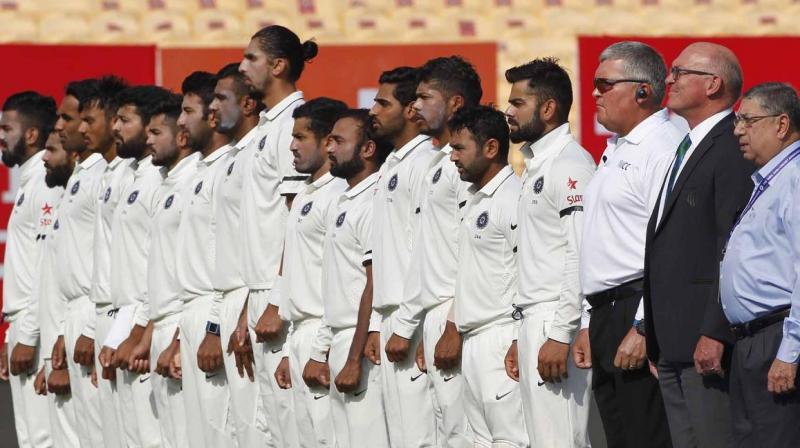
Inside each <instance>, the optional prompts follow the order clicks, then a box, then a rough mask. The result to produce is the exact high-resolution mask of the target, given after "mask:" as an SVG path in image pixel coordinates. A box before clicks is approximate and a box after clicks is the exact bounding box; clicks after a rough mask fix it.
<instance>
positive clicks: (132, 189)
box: [111, 156, 165, 326]
mask: <svg viewBox="0 0 800 448" xmlns="http://www.w3.org/2000/svg"><path fill="white" fill-rule="evenodd" d="M164 174H165V173H164V169H162V168H160V167H157V166H155V165H153V163H152V156H147V157H145V158H144V159H142V160H141V161H139V163H138V164H137V166H136V171H135V172H134V176H133V183H131V184H130V185H129V186H128V188H126V189H125V190H124V191H123V193H122V201H121V202H120V203H119V204H117V208H116V209H115V210H114V218H113V221H112V224H111V227H112V228H113V229H114V233H113V235H112V237H111V299H112V301H113V304H114V307H115V308H119V307H122V306H126V305H141V306H139V307H138V308H137V312H136V317H135V323H136V325H141V326H145V325H147V322H148V321H149V313H148V312H147V306H148V298H147V261H148V254H149V252H150V231H151V230H152V226H153V216H154V215H155V213H156V209H157V208H158V204H159V202H160V201H159V198H158V191H159V187H161V183H162V182H163V181H164Z"/></svg>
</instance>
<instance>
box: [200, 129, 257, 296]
mask: <svg viewBox="0 0 800 448" xmlns="http://www.w3.org/2000/svg"><path fill="white" fill-rule="evenodd" d="M256 134H258V127H254V128H253V129H251V130H250V132H248V133H247V134H245V136H244V137H242V139H241V140H239V141H238V142H236V144H234V145H233V149H232V150H231V152H230V153H229V154H228V156H227V157H225V160H223V161H220V163H222V164H223V165H225V166H226V168H225V177H224V178H223V179H222V182H221V183H220V186H219V188H218V189H217V193H216V194H217V196H218V198H217V200H216V201H217V204H219V206H218V207H217V208H216V214H217V215H216V221H217V255H216V266H215V268H214V275H213V276H212V278H211V282H212V283H213V284H214V288H215V289H216V290H217V291H220V292H225V291H231V290H234V289H237V288H241V287H243V286H245V283H244V278H243V277H242V250H241V247H242V232H241V230H242V229H241V220H240V213H239V212H240V209H241V204H242V180H243V179H244V172H245V171H246V169H247V167H249V166H250V165H251V164H252V161H253V153H254V152H255V148H254V147H253V146H252V145H251V144H250V143H251V142H252V141H253V140H254V139H255V136H256Z"/></svg>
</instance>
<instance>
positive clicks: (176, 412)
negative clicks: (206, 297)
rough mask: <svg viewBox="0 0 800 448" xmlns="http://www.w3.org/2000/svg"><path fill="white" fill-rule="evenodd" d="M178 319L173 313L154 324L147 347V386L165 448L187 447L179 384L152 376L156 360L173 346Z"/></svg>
mask: <svg viewBox="0 0 800 448" xmlns="http://www.w3.org/2000/svg"><path fill="white" fill-rule="evenodd" d="M180 319H181V315H180V313H176V314H172V315H170V316H165V317H163V318H161V319H160V320H158V321H155V322H153V338H152V341H151V344H150V370H151V373H150V387H152V388H153V397H154V399H155V404H156V414H157V415H158V426H159V428H160V432H161V441H162V443H163V446H164V447H165V448H188V447H189V432H188V429H187V428H186V411H185V408H184V407H183V391H182V390H181V381H180V380H175V379H172V378H165V377H163V376H161V375H159V374H157V373H155V369H156V366H157V365H158V357H159V356H161V353H163V352H164V350H166V349H167V347H169V345H170V344H171V343H172V337H173V336H175V329H176V328H178V322H179V321H180Z"/></svg>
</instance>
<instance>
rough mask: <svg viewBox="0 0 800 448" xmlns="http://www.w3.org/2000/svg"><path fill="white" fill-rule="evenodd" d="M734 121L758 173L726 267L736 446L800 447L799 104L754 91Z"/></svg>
mask: <svg viewBox="0 0 800 448" xmlns="http://www.w3.org/2000/svg"><path fill="white" fill-rule="evenodd" d="M734 123H735V124H736V127H735V128H734V133H735V134H736V136H737V137H738V139H739V145H740V148H741V151H742V153H743V154H744V158H745V159H748V160H751V161H753V162H754V163H755V164H756V166H757V167H758V171H756V172H755V173H754V174H753V176H752V182H753V184H755V189H754V191H753V194H752V195H751V196H750V200H749V202H748V203H747V205H746V206H745V209H744V210H743V211H742V213H741V214H740V215H739V218H737V224H735V225H734V228H733V230H732V232H731V236H730V239H729V240H728V244H727V248H726V249H725V251H724V252H725V255H724V259H723V260H722V265H721V267H720V271H721V273H720V300H721V302H722V309H723V311H724V312H725V316H726V317H727V318H728V320H729V321H730V323H731V324H733V326H732V330H733V332H734V333H735V335H736V339H737V340H736V342H735V344H734V347H733V350H732V352H733V356H732V359H731V368H730V372H731V373H730V382H731V388H730V391H731V392H730V394H731V414H732V417H733V428H734V429H733V433H734V440H735V446H742V447H744V446H769V447H789V446H796V445H797V441H798V440H800V426H798V424H797V422H798V421H800V394H799V393H798V392H797V363H798V358H800V295H798V291H800V288H799V287H798V280H799V279H800V276H798V273H799V272H800V263H798V260H800V238H798V235H800V228H798V223H800V206H798V202H797V197H798V194H800V193H798V185H800V100H799V99H798V97H797V93H796V92H795V90H794V88H793V87H792V86H790V85H788V84H782V83H766V84H761V85H758V86H755V87H753V88H752V89H750V90H749V91H748V92H747V93H746V94H745V95H744V99H742V103H741V105H740V106H739V113H738V115H737V116H736V118H735V119H734ZM751 187H752V184H751Z"/></svg>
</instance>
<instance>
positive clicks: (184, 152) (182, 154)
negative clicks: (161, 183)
mask: <svg viewBox="0 0 800 448" xmlns="http://www.w3.org/2000/svg"><path fill="white" fill-rule="evenodd" d="M190 155H192V150H191V149H190V148H179V149H178V157H176V158H175V161H174V162H172V163H171V164H170V165H169V167H168V168H169V169H170V170H172V169H173V168H175V167H176V166H178V163H180V161H181V160H183V159H185V158H187V157H189V156H190Z"/></svg>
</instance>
